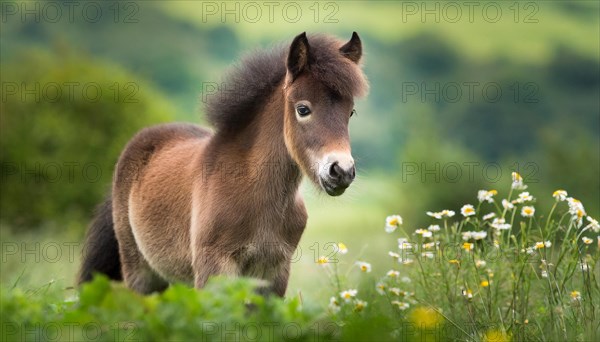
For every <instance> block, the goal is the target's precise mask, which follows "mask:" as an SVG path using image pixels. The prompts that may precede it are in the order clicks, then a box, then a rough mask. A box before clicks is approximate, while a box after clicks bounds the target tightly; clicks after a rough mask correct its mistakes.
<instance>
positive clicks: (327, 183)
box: [319, 153, 356, 196]
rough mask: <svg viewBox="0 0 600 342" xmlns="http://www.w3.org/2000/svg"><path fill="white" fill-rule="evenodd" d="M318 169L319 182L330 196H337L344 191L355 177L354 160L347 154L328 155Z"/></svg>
mask: <svg viewBox="0 0 600 342" xmlns="http://www.w3.org/2000/svg"><path fill="white" fill-rule="evenodd" d="M324 159H325V163H324V167H322V168H320V172H319V181H320V183H321V186H322V187H323V189H324V190H325V192H327V194H329V195H330V196H339V195H341V194H343V193H344V191H346V189H347V188H348V187H349V186H350V184H352V181H353V180H354V177H356V169H355V167H354V159H352V157H351V156H350V155H348V154H343V155H341V154H336V153H332V154H329V155H328V156H327V157H325V158H324Z"/></svg>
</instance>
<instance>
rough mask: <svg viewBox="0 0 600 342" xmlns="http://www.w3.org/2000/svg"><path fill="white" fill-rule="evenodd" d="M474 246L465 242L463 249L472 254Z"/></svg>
mask: <svg viewBox="0 0 600 342" xmlns="http://www.w3.org/2000/svg"><path fill="white" fill-rule="evenodd" d="M473 246H474V245H473V244H472V243H469V242H465V243H463V245H462V248H463V249H464V250H465V251H467V252H470V251H472V250H473Z"/></svg>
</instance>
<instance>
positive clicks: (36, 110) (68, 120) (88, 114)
mask: <svg viewBox="0 0 600 342" xmlns="http://www.w3.org/2000/svg"><path fill="white" fill-rule="evenodd" d="M2 78H3V90H2V96H3V99H2V108H1V109H2V110H1V112H2V115H1V120H0V129H1V131H2V134H1V136H0V145H1V150H2V155H1V156H0V165H1V166H2V170H1V171H2V173H1V176H2V178H1V188H2V193H1V198H0V206H1V208H2V217H1V220H2V223H4V224H7V225H8V226H12V227H34V226H36V225H39V224H40V223H42V222H53V221H54V222H56V223H63V222H66V221H71V220H78V219H83V218H86V217H88V216H89V214H90V212H91V210H92V208H93V207H94V206H95V205H96V204H97V203H98V202H99V201H100V200H101V199H102V197H103V196H104V195H105V194H106V193H107V192H108V190H109V189H110V187H109V184H110V182H111V176H112V170H113V167H114V164H115V162H116V160H117V157H118V155H119V153H120V151H121V150H122V149H123V147H124V145H125V143H126V142H127V141H128V140H129V139H130V138H131V137H132V135H133V134H134V133H135V132H136V131H137V130H139V129H140V128H142V127H144V126H148V125H151V124H155V123H159V122H164V121H167V120H169V119H170V118H171V117H172V115H173V112H174V110H173V107H172V106H171V105H170V104H169V103H168V102H167V101H166V100H165V98H164V97H163V95H161V93H159V92H158V91H157V90H156V89H155V88H154V87H153V86H151V85H150V84H149V83H147V82H145V81H143V80H140V79H138V78H137V77H136V76H134V75H132V74H130V73H128V72H126V71H125V70H123V69H121V68H120V67H117V66H115V65H113V64H110V63H107V62H104V61H99V60H96V59H90V58H89V57H82V56H80V55H76V54H73V53H71V52H65V51H62V52H54V53H50V52H47V51H44V50H34V49H29V50H25V51H24V52H23V54H22V55H21V56H20V57H18V58H15V59H14V60H11V61H8V62H7V63H4V61H3V64H2Z"/></svg>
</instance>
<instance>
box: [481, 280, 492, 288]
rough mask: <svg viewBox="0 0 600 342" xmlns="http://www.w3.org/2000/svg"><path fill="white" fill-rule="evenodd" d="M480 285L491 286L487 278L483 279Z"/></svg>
mask: <svg viewBox="0 0 600 342" xmlns="http://www.w3.org/2000/svg"><path fill="white" fill-rule="evenodd" d="M479 285H480V286H481V287H488V286H490V282H489V281H487V280H483V281H482V282H481V283H479Z"/></svg>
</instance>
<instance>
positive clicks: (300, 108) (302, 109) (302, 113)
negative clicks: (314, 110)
mask: <svg viewBox="0 0 600 342" xmlns="http://www.w3.org/2000/svg"><path fill="white" fill-rule="evenodd" d="M296 113H298V115H300V116H302V117H303V116H307V115H308V114H310V108H308V107H307V106H305V105H298V106H297V107H296Z"/></svg>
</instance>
